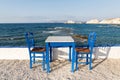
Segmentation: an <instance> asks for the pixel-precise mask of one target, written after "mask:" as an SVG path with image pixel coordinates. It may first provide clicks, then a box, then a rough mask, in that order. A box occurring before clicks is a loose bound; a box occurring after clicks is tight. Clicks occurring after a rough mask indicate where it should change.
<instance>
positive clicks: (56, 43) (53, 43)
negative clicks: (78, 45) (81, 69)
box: [45, 36, 76, 73]
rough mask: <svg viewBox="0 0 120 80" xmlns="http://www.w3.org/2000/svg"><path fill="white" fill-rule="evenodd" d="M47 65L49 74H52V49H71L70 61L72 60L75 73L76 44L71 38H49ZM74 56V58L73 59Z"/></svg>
mask: <svg viewBox="0 0 120 80" xmlns="http://www.w3.org/2000/svg"><path fill="white" fill-rule="evenodd" d="M45 43H46V64H47V72H48V73H49V72H50V61H51V58H52V56H51V48H53V47H69V60H71V71H72V72H74V63H75V55H76V53H75V42H74V40H73V38H72V37H71V36H49V37H48V38H47V39H46V40H45ZM71 54H72V57H71Z"/></svg>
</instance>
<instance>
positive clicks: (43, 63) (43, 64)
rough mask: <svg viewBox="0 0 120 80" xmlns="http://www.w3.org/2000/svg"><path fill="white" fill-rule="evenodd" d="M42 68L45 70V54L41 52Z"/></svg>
mask: <svg viewBox="0 0 120 80" xmlns="http://www.w3.org/2000/svg"><path fill="white" fill-rule="evenodd" d="M42 66H43V70H45V54H44V52H43V62H42Z"/></svg>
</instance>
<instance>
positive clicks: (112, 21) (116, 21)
mask: <svg viewBox="0 0 120 80" xmlns="http://www.w3.org/2000/svg"><path fill="white" fill-rule="evenodd" d="M86 24H120V18H111V19H104V20H102V21H99V20H97V19H92V20H89V21H87V22H86Z"/></svg>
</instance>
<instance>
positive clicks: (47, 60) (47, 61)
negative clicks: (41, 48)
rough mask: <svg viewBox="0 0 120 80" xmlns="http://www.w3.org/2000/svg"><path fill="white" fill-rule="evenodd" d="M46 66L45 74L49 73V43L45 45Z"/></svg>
mask: <svg viewBox="0 0 120 80" xmlns="http://www.w3.org/2000/svg"><path fill="white" fill-rule="evenodd" d="M46 64H47V72H48V73H49V72H50V64H49V43H46Z"/></svg>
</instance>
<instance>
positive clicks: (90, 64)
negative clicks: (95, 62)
mask: <svg viewBox="0 0 120 80" xmlns="http://www.w3.org/2000/svg"><path fill="white" fill-rule="evenodd" d="M89 70H92V54H90V62H89Z"/></svg>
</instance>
